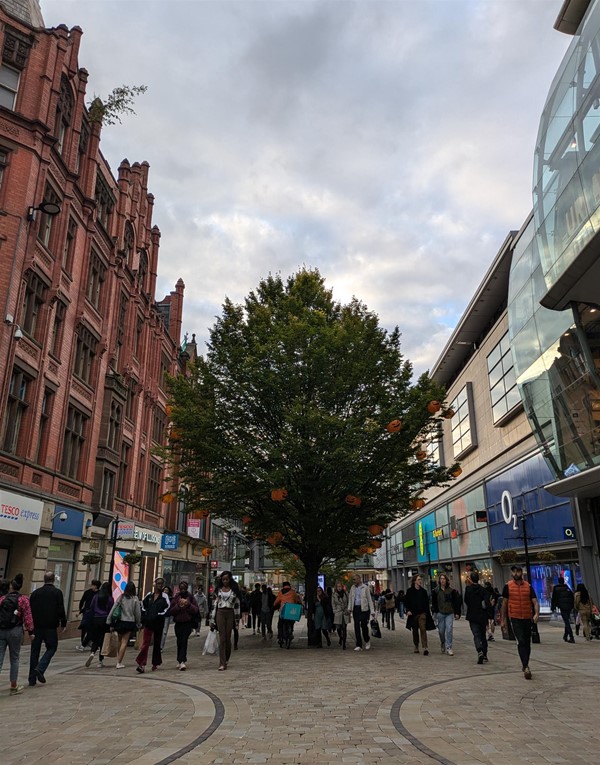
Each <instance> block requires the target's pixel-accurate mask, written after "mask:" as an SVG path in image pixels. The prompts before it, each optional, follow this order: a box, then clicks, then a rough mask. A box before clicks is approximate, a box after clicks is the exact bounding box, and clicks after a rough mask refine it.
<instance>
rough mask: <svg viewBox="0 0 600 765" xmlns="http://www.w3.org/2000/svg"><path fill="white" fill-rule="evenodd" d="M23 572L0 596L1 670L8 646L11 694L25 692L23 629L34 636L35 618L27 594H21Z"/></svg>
mask: <svg viewBox="0 0 600 765" xmlns="http://www.w3.org/2000/svg"><path fill="white" fill-rule="evenodd" d="M22 587H23V574H17V575H16V576H15V578H14V579H13V580H12V581H11V582H10V584H9V590H8V592H7V593H6V594H5V595H1V596H0V672H2V665H3V664H4V656H5V654H6V649H7V648H8V657H9V660H10V671H9V682H10V690H9V693H10V695H11V696H17V695H18V694H19V693H23V689H24V686H22V685H19V682H18V681H19V656H20V653H21V644H22V643H23V631H24V630H25V631H26V632H28V633H29V635H30V636H33V634H34V632H33V618H32V616H31V607H30V605H29V598H28V597H27V595H21V588H22Z"/></svg>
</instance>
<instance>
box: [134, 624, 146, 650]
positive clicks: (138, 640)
mask: <svg viewBox="0 0 600 765" xmlns="http://www.w3.org/2000/svg"><path fill="white" fill-rule="evenodd" d="M143 643H144V628H143V627H142V629H141V630H138V633H137V635H136V636H135V646H134V647H135V650H136V651H141V650H142V645H143Z"/></svg>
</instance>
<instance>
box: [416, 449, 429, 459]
mask: <svg viewBox="0 0 600 765" xmlns="http://www.w3.org/2000/svg"><path fill="white" fill-rule="evenodd" d="M426 457H427V452H426V451H425V449H419V450H418V451H416V452H415V458H416V459H418V460H419V462H422V461H423V460H424V459H425V458H426Z"/></svg>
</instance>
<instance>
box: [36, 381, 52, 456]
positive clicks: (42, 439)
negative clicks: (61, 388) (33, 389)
mask: <svg viewBox="0 0 600 765" xmlns="http://www.w3.org/2000/svg"><path fill="white" fill-rule="evenodd" d="M53 408H54V391H53V390H51V389H50V388H46V389H45V390H44V396H43V398H42V404H41V406H40V425H39V431H38V445H37V453H36V459H35V461H36V462H37V463H38V464H39V465H45V464H46V456H47V454H48V440H49V436H50V419H51V417H52V410H53Z"/></svg>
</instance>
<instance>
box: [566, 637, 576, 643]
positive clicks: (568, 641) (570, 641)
mask: <svg viewBox="0 0 600 765" xmlns="http://www.w3.org/2000/svg"><path fill="white" fill-rule="evenodd" d="M574 642H575V638H574V637H570V638H569V639H568V640H567V643H574Z"/></svg>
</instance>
